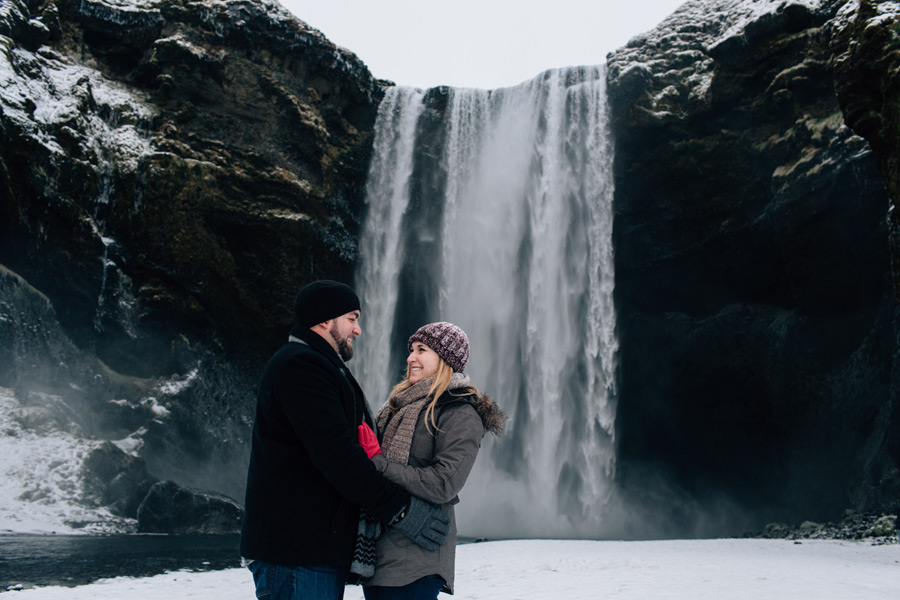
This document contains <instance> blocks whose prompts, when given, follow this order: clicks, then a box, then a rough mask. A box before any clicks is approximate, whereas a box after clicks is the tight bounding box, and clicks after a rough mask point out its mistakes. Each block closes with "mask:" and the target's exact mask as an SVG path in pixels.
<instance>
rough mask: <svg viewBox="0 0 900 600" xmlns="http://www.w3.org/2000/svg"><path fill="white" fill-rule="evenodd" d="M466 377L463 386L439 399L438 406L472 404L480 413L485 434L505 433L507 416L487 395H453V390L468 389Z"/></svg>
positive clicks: (455, 388) (451, 390)
mask: <svg viewBox="0 0 900 600" xmlns="http://www.w3.org/2000/svg"><path fill="white" fill-rule="evenodd" d="M453 376H454V377H456V376H457V374H456V373H454V374H453ZM464 377H466V379H465V381H464V382H463V385H458V386H457V387H454V388H450V389H448V390H447V391H446V392H444V394H443V395H442V396H441V397H440V398H439V399H438V404H439V405H441V404H453V403H454V402H465V403H467V404H471V405H472V406H474V407H475V411H476V412H477V413H478V416H479V417H481V422H482V423H483V424H484V431H485V433H487V432H490V433H493V434H494V435H500V432H502V431H503V424H504V423H506V415H505V414H503V411H502V410H500V407H499V406H497V404H496V403H495V402H494V401H493V400H492V399H491V397H490V396H488V395H487V394H481V393H479V395H478V396H476V395H475V393H474V392H472V391H471V388H470V393H468V394H464V395H460V396H457V395H456V394H454V393H452V392H453V390H459V389H461V388H463V387H468V385H469V379H468V376H465V375H464Z"/></svg>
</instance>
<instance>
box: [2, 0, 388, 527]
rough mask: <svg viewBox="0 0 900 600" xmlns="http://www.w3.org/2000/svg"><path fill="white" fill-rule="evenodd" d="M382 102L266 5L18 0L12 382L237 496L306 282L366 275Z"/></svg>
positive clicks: (199, 482) (339, 58)
mask: <svg viewBox="0 0 900 600" xmlns="http://www.w3.org/2000/svg"><path fill="white" fill-rule="evenodd" d="M381 94H382V92H381V89H380V87H379V85H378V84H377V82H376V81H374V79H373V78H372V76H371V74H370V73H369V72H368V70H367V69H366V67H365V65H364V64H363V63H362V62H361V61H360V60H359V59H357V58H356V57H355V56H354V55H352V54H350V53H349V52H347V51H346V50H343V49H340V48H337V47H335V46H334V45H333V44H332V43H330V42H329V41H328V40H326V39H325V38H324V37H323V36H322V35H321V34H320V33H319V32H318V31H316V30H314V29H312V28H309V27H307V26H306V25H305V24H304V23H302V22H300V21H298V20H296V19H295V18H294V17H293V16H291V15H290V14H289V13H287V12H286V11H285V10H284V9H283V8H282V7H281V6H280V5H278V4H277V3H275V2H270V1H268V0H246V1H240V0H237V1H226V0H223V1H218V0H151V1H146V2H144V1H142V2H138V1H136V0H135V1H134V2H131V1H115V2H114V1H111V0H109V1H107V0H79V1H68V0H47V1H40V0H31V1H26V0H10V1H8V2H7V1H4V3H3V5H2V7H0V264H2V265H3V267H4V268H3V271H2V273H0V338H2V342H3V343H2V344H0V348H2V349H0V353H2V354H3V360H2V365H0V386H2V387H6V388H13V389H14V390H15V395H16V397H17V398H19V400H20V401H21V402H23V404H29V403H33V401H34V398H37V397H38V395H41V394H43V395H47V394H50V395H52V396H54V397H55V398H57V399H58V400H59V402H57V403H56V404H55V406H58V407H67V408H65V409H63V408H61V409H60V410H64V411H65V410H70V411H72V414H75V415H77V417H78V418H77V421H78V422H77V423H76V424H74V425H73V424H72V423H69V425H67V427H69V428H70V429H71V428H72V427H75V428H76V429H77V430H78V431H81V432H84V433H86V434H89V435H91V436H93V437H96V438H98V439H107V440H118V441H119V442H117V443H119V445H120V446H121V447H128V448H131V449H133V448H135V447H140V454H141V455H142V456H143V458H144V459H146V461H147V465H148V467H149V470H150V471H151V472H152V473H153V474H154V475H155V476H157V477H162V478H166V479H175V480H177V481H179V482H180V483H183V484H185V485H192V486H199V487H203V488H212V489H216V490H219V491H221V492H225V493H227V494H231V495H233V496H237V497H239V498H240V497H241V496H240V495H241V493H242V489H243V485H244V481H243V479H244V477H245V471H244V469H245V464H246V456H247V453H248V448H247V447H246V444H247V439H248V436H247V432H248V431H249V423H250V420H251V418H252V409H253V405H254V401H255V393H254V389H255V386H256V382H257V378H258V374H259V370H260V367H261V364H262V362H263V361H264V360H265V359H266V358H267V357H268V354H269V353H270V352H271V351H272V348H273V347H275V346H277V345H278V344H279V343H280V342H281V340H282V337H283V336H284V335H286V331H287V328H288V327H289V326H290V324H291V322H292V312H291V306H292V301H293V296H294V294H295V293H296V290H297V289H298V288H299V286H300V285H302V284H303V283H305V282H307V281H311V280H313V279H317V278H323V277H329V278H337V279H345V280H349V279H350V278H351V277H352V271H353V267H354V264H355V261H356V236H357V230H358V226H359V218H360V213H361V206H362V191H363V189H364V185H365V176H366V168H367V166H368V160H369V154H370V151H371V143H372V127H373V123H374V119H375V115H376V111H377V104H378V101H379V100H380V97H381ZM23 297H28V298H30V300H29V301H28V302H27V303H24V304H23V303H22V298H23ZM25 307H32V308H25ZM57 322H58V326H57ZM34 342H37V343H34ZM198 373H202V376H198ZM42 397H43V396H42ZM113 415H117V416H115V417H114V416H113ZM120 417H121V418H120ZM123 439H128V440H130V441H129V442H128V444H125V443H121V440H123ZM151 483H152V482H151ZM101 495H102V494H101ZM132 516H133V515H132Z"/></svg>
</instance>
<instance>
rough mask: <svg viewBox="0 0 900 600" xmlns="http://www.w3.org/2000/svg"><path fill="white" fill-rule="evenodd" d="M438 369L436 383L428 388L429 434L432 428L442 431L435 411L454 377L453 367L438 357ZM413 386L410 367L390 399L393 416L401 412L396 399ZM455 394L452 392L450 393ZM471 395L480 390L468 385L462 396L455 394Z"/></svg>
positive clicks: (389, 404) (435, 376) (426, 420)
mask: <svg viewBox="0 0 900 600" xmlns="http://www.w3.org/2000/svg"><path fill="white" fill-rule="evenodd" d="M438 361H439V362H438V369H437V373H435V374H434V382H432V384H431V387H430V388H428V394H427V395H426V398H431V401H429V402H428V406H427V407H425V428H426V429H427V430H428V433H432V427H433V428H434V429H435V430H437V431H440V429H439V428H438V426H437V420H436V419H435V418H434V409H435V407H436V406H437V401H438V398H440V397H441V396H442V395H443V394H444V392H446V391H447V388H448V387H450V378H451V377H453V367H451V366H450V365H448V364H447V362H446V361H445V360H444V359H443V358H441V357H440V356H438ZM412 386H413V383H412V382H411V381H410V380H409V365H407V367H406V376H405V377H404V378H403V381H401V382H400V383H398V384H397V385H395V386H394V388H393V389H392V390H391V394H390V399H389V400H388V406H389V407H390V408H391V413H392V414H397V411H398V410H399V409H398V408H397V407H396V406H395V405H394V397H395V396H396V395H397V394H399V393H400V392H402V391H403V390H408V389H409V388H411V387H412ZM450 393H451V394H452V393H453V392H452V391H451V392H450ZM469 394H475V395H478V390H477V389H475V387H474V386H471V385H468V386H466V387H465V388H463V390H462V393H461V394H454V395H459V396H467V395H469Z"/></svg>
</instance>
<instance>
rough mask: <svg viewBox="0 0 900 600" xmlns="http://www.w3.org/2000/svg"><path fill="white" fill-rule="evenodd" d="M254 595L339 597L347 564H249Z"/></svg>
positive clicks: (268, 599) (303, 599) (312, 599)
mask: <svg viewBox="0 0 900 600" xmlns="http://www.w3.org/2000/svg"><path fill="white" fill-rule="evenodd" d="M248 568H249V569H250V572H251V573H253V582H254V583H255V584H256V597H257V598H263V599H265V600H341V599H342V598H343V597H344V582H346V581H347V575H348V573H349V571H350V568H349V567H285V566H283V565H273V564H272V563H267V562H263V561H261V560H254V561H253V562H252V563H250V565H249V567H248Z"/></svg>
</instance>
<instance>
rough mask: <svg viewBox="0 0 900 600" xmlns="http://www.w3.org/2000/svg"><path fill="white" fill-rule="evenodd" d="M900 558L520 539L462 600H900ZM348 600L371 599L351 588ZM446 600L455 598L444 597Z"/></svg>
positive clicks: (838, 550) (463, 576)
mask: <svg viewBox="0 0 900 600" xmlns="http://www.w3.org/2000/svg"><path fill="white" fill-rule="evenodd" d="M897 590H900V549H898V547H897V546H896V545H882V546H873V545H870V544H868V543H864V542H842V541H804V542H803V543H795V542H790V541H785V540H762V539H720V540H667V541H644V542H618V541H566V540H511V541H502V542H483V543H478V544H465V545H462V546H460V547H459V548H458V549H457V565H456V596H455V597H457V598H466V599H469V600H517V599H522V600H524V599H532V598H565V599H566V600H581V599H584V600H595V599H596V598H604V599H616V600H646V599H648V598H666V599H667V600H682V599H683V600H704V599H710V600H712V599H715V600H722V599H723V598H725V599H729V600H762V599H769V598H776V599H787V598H815V599H816V600H847V599H850V598H865V599H866V600H888V599H890V600H896V597H897ZM21 594H23V596H22V597H23V598H25V599H26V600H56V599H66V600H82V599H84V600H87V599H91V600H102V599H104V598H109V599H119V598H141V599H142V600H169V599H170V598H174V597H178V598H216V600H239V599H241V600H243V599H244V598H248V597H252V594H253V578H252V577H251V575H250V572H249V571H248V570H247V569H239V568H236V569H228V570H224V571H211V572H205V573H196V572H188V571H177V572H173V573H168V574H165V575H158V576H156V577H147V578H129V577H119V578H115V579H106V580H101V581H98V582H96V583H93V584H90V585H85V586H81V587H76V588H68V587H46V588H39V589H32V590H25V591H22V592H21ZM344 597H345V598H346V600H360V599H361V598H362V597H363V595H362V590H361V589H360V588H358V587H348V588H347V590H346V594H345V596H344ZM441 598H447V596H441Z"/></svg>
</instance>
